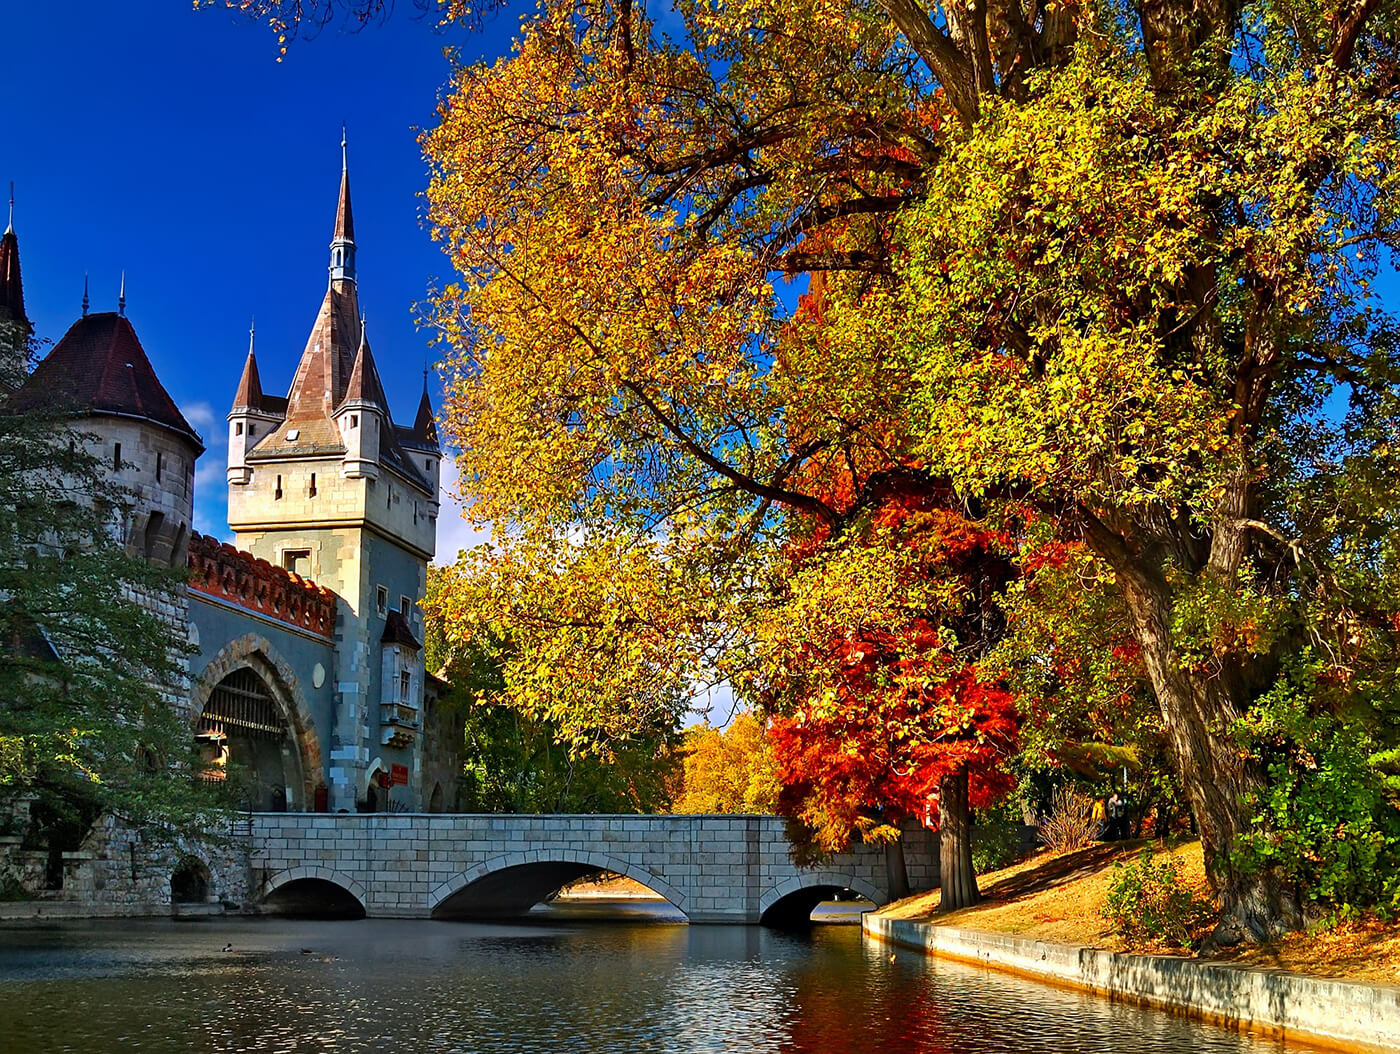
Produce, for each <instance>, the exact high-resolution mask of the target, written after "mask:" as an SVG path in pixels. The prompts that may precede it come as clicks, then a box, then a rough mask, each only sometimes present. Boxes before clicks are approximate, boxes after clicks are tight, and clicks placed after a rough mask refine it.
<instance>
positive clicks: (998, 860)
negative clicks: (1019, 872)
mask: <svg viewBox="0 0 1400 1054" xmlns="http://www.w3.org/2000/svg"><path fill="white" fill-rule="evenodd" d="M1020 858H1021V825H1020V824H1019V823H1012V822H1011V821H1009V820H1005V819H1002V818H999V817H998V818H994V819H990V820H986V821H984V822H980V823H978V824H977V825H976V826H975V827H973V828H972V867H973V870H975V871H976V872H977V873H978V874H979V875H980V874H984V873H986V872H988V871H998V870H1000V869H1001V868H1003V867H1009V866H1010V865H1012V864H1014V863H1015V862H1016V861H1017V860H1019V859H1020Z"/></svg>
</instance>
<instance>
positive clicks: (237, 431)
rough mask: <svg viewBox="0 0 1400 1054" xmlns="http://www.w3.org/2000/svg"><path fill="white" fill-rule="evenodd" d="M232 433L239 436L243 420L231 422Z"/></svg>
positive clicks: (241, 431) (241, 432)
mask: <svg viewBox="0 0 1400 1054" xmlns="http://www.w3.org/2000/svg"><path fill="white" fill-rule="evenodd" d="M233 434H234V435H236V436H241V435H242V434H243V422H242V421H235V422H234V423H233Z"/></svg>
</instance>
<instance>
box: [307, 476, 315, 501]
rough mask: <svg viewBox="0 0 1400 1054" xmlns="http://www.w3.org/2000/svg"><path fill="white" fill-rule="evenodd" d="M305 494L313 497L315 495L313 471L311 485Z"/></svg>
mask: <svg viewBox="0 0 1400 1054" xmlns="http://www.w3.org/2000/svg"><path fill="white" fill-rule="evenodd" d="M307 494H309V495H310V496H311V497H313V498H314V497H315V496H316V473H314V472H313V473H311V486H310V487H309V488H308V489H307Z"/></svg>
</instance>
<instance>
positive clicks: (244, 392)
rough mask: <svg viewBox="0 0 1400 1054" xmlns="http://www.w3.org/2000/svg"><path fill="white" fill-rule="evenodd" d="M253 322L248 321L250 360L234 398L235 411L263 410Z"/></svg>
mask: <svg viewBox="0 0 1400 1054" xmlns="http://www.w3.org/2000/svg"><path fill="white" fill-rule="evenodd" d="M253 333H254V327H253V320H252V319H249V320H248V358H247V359H246V360H245V361H244V363H243V376H242V377H240V378H239V379H238V391H237V392H235V393H234V396H233V408H234V409H235V410H261V409H262V398H263V392H262V379H261V378H260V377H259V376H258V360H257V359H256V358H254V357H253Z"/></svg>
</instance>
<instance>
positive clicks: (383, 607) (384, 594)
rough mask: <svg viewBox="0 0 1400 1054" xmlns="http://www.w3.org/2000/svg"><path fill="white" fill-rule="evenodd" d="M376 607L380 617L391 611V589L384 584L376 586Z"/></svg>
mask: <svg viewBox="0 0 1400 1054" xmlns="http://www.w3.org/2000/svg"><path fill="white" fill-rule="evenodd" d="M374 609H375V610H376V611H377V612H379V617H380V618H383V617H384V616H385V615H387V614H388V613H389V591H388V590H387V589H385V588H384V587H383V586H375V589H374Z"/></svg>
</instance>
